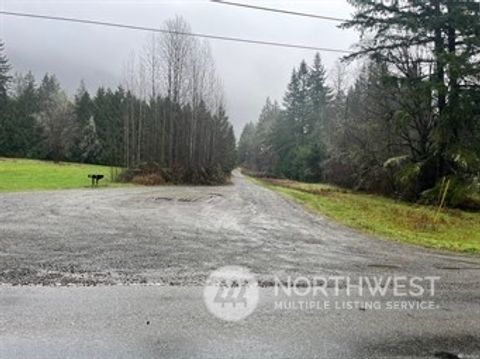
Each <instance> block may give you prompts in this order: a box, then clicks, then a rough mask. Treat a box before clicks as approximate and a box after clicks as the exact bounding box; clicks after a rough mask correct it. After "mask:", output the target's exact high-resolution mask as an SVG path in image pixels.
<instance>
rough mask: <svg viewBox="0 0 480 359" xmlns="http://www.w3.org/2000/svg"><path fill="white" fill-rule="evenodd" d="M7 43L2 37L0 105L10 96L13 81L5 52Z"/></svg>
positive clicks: (0, 43)
mask: <svg viewBox="0 0 480 359" xmlns="http://www.w3.org/2000/svg"><path fill="white" fill-rule="evenodd" d="M4 51H5V44H4V43H3V42H2V40H1V39H0V105H2V104H5V103H6V101H7V96H8V88H9V84H10V81H11V76H10V64H9V63H8V59H7V55H5V53H4Z"/></svg>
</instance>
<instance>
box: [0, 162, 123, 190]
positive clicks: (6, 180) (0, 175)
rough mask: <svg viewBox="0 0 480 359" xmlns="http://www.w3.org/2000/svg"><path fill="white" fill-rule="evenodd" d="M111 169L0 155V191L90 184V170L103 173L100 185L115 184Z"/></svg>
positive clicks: (73, 186)
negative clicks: (0, 156) (1, 156)
mask: <svg viewBox="0 0 480 359" xmlns="http://www.w3.org/2000/svg"><path fill="white" fill-rule="evenodd" d="M111 171H112V170H111V168H110V167H106V166H95V165H84V164H76V163H64V162H61V163H58V164H56V163H53V162H47V161H36V160H26V159H11V158H0V192H13V191H31V190H54V189H68V188H84V187H90V185H91V180H90V179H89V178H88V177H87V176H88V175H89V174H103V175H104V176H105V178H104V179H103V180H101V181H100V182H99V187H108V186H112V185H115V184H113V183H112V181H111Z"/></svg>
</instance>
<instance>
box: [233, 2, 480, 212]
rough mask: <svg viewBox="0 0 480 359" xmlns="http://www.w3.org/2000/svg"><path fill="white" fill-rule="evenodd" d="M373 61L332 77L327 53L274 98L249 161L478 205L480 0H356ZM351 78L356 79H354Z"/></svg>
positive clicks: (299, 174) (358, 25)
mask: <svg viewBox="0 0 480 359" xmlns="http://www.w3.org/2000/svg"><path fill="white" fill-rule="evenodd" d="M350 3H351V4H352V5H353V6H355V8H356V12H355V14H354V17H353V19H352V20H351V21H348V22H346V23H345V24H343V25H342V27H344V28H355V29H358V30H359V31H361V33H362V37H361V41H360V43H359V44H358V47H357V50H356V51H355V52H354V53H353V54H352V55H350V56H348V57H347V58H345V59H344V61H345V62H347V63H348V61H350V60H354V59H362V58H363V60H362V66H361V68H360V70H359V71H357V74H356V76H355V77H354V78H353V79H351V78H349V77H348V76H347V75H346V71H345V62H344V63H342V64H338V65H337V67H336V69H335V70H336V71H334V72H333V76H332V77H331V78H330V79H329V80H330V81H327V76H326V71H325V69H324V67H323V66H322V64H321V61H320V56H319V55H318V54H317V56H315V59H314V61H313V63H312V64H311V65H310V66H309V65H307V64H306V62H305V61H303V62H302V63H301V64H300V65H299V67H298V68H296V69H294V71H293V73H292V77H291V80H290V83H289V84H288V88H287V91H286V94H285V96H284V99H283V103H282V105H279V104H278V103H276V102H272V101H271V100H267V103H266V104H265V107H264V109H263V111H262V113H261V115H260V118H259V120H258V121H257V122H256V123H250V124H248V125H247V126H246V127H245V129H244V131H243V133H242V136H241V138H240V143H239V159H240V161H241V162H242V163H243V164H244V166H245V167H247V168H249V169H251V170H254V171H258V172H262V173H263V174H265V175H270V176H276V177H284V178H290V179H295V180H302V181H311V182H316V181H326V182H330V183H334V184H338V185H341V186H344V187H348V188H353V189H357V190H364V191H369V192H376V193H381V194H385V195H389V196H392V197H395V198H400V199H405V200H410V201H421V202H425V203H437V201H438V198H439V197H441V196H442V195H443V194H445V195H446V199H447V201H448V203H449V204H450V205H453V206H456V205H465V206H469V205H471V204H472V203H471V201H472V198H475V195H476V194H478V192H479V178H480V105H479V104H480V56H479V55H480V22H479V21H478V19H479V13H480V12H479V3H478V1H473V0H467V1H463V2H453V1H449V0H427V1H421V2H418V1H403V2H401V6H400V4H399V2H395V1H394V2H388V4H387V3H386V2H375V1H369V0H350ZM347 83H351V85H347Z"/></svg>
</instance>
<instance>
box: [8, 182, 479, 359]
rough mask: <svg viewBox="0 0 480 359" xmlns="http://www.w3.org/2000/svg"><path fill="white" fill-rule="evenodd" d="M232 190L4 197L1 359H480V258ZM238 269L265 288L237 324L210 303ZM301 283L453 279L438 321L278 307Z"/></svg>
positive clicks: (246, 186)
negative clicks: (228, 269)
mask: <svg viewBox="0 0 480 359" xmlns="http://www.w3.org/2000/svg"><path fill="white" fill-rule="evenodd" d="M233 182H234V184H233V185H231V186H224V187H173V186H172V187H158V188H140V187H131V188H121V189H120V188H119V189H106V190H92V189H84V190H69V191H56V192H36V193H9V194H0V203H1V206H0V358H42V359H43V358H49V359H51V358H67V357H68V358H133V357H134V358H158V357H162V358H256V357H262V358H352V359H353V358H480V337H479V333H480V321H479V318H480V275H479V274H480V257H478V256H468V255H457V254H451V253H445V252H438V251H432V250H426V249H422V248H418V247H414V246H408V245H401V244H397V243H392V242H389V241H385V240H382V239H378V238H372V237H369V236H367V235H364V234H361V233H359V232H357V231H353V230H350V229H347V228H345V227H343V226H341V225H338V224H335V223H333V222H332V221H330V220H328V219H325V218H322V217H320V216H318V215H313V214H311V213H309V212H307V211H306V210H304V209H303V208H301V207H300V206H298V205H296V204H294V203H292V202H291V201H289V200H287V199H285V198H283V197H281V196H280V195H278V194H276V193H274V192H271V191H269V190H267V189H265V188H262V187H259V186H257V185H255V184H253V183H252V182H251V181H249V180H248V179H246V178H244V177H243V176H242V175H241V174H239V173H235V174H234V178H233ZM225 265H242V266H246V267H248V268H250V270H251V271H252V272H254V273H255V274H256V275H257V278H258V279H259V281H260V284H261V287H262V288H261V289H260V299H261V300H260V303H259V306H258V308H257V310H256V311H255V312H254V313H253V314H252V315H251V316H250V317H248V318H247V319H245V320H243V321H242V322H239V323H227V322H222V321H221V320H218V319H216V318H215V317H214V316H212V315H211V314H210V313H208V311H207V309H206V307H205V305H204V303H203V299H202V286H203V285H204V282H205V279H206V278H207V276H208V275H209V273H210V272H211V271H212V270H214V269H217V268H219V267H223V266H225ZM295 275H301V276H304V277H307V278H308V277H312V278H313V277H314V276H318V275H321V276H335V275H337V276H350V277H359V276H363V275H368V276H388V275H397V276H399V275H405V276H437V277H440V281H439V282H438V287H437V292H436V295H435V302H436V307H435V310H431V311H429V310H427V311H423V310H400V311H388V310H373V309H366V308H353V309H341V310H328V311H322V310H316V311H315V310H314V311H304V310H277V309H275V305H276V300H278V298H277V297H275V296H273V294H272V292H273V291H274V288H272V286H271V284H272V283H273V281H272V279H273V278H274V277H278V278H281V279H286V278H287V277H288V276H295ZM125 284H130V285H125ZM19 285H21V286H19ZM154 285H155V286H154ZM58 286H59V288H58ZM87 286H89V287H87ZM92 286H96V287H95V288H93V287H92ZM328 290H332V289H331V288H330V289H328ZM336 298H337V299H342V300H344V301H345V300H347V301H348V299H349V297H348V295H347V293H346V292H345V291H344V289H342V292H341V293H340V295H339V296H337V297H336ZM384 299H385V300H387V299H388V298H384Z"/></svg>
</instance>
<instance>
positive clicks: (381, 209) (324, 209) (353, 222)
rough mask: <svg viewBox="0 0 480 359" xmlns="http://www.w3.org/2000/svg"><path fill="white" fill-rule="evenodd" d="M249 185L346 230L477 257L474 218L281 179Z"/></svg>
mask: <svg viewBox="0 0 480 359" xmlns="http://www.w3.org/2000/svg"><path fill="white" fill-rule="evenodd" d="M252 180H254V181H255V182H257V183H259V184H261V185H263V186H265V187H267V188H270V189H271V190H274V191H276V192H279V193H281V194H283V195H284V196H287V197H289V198H292V199H294V200H295V201H297V202H299V203H301V204H303V205H304V206H306V207H307V208H309V209H311V210H313V211H316V212H318V213H321V214H323V215H326V216H327V217H330V218H332V219H334V220H336V221H338V222H340V223H343V224H345V225H347V226H350V227H352V228H356V229H360V230H362V231H365V232H367V233H370V234H375V235H379V236H381V237H385V238H389V239H392V240H395V241H399V242H405V243H411V244H416V245H421V246H424V247H429V248H436V249H444V250H451V251H458V252H469V253H480V213H470V212H464V211H461V210H450V209H449V210H442V211H441V212H440V213H438V215H437V209H436V208H434V207H428V206H420V205H414V204H409V203H404V202H398V201H394V200H392V199H388V198H384V197H381V196H375V195H368V194H362V193H354V192H350V191H346V190H343V189H340V188H336V187H333V186H328V185H323V184H305V183H300V182H294V181H287V180H270V179H252Z"/></svg>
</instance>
